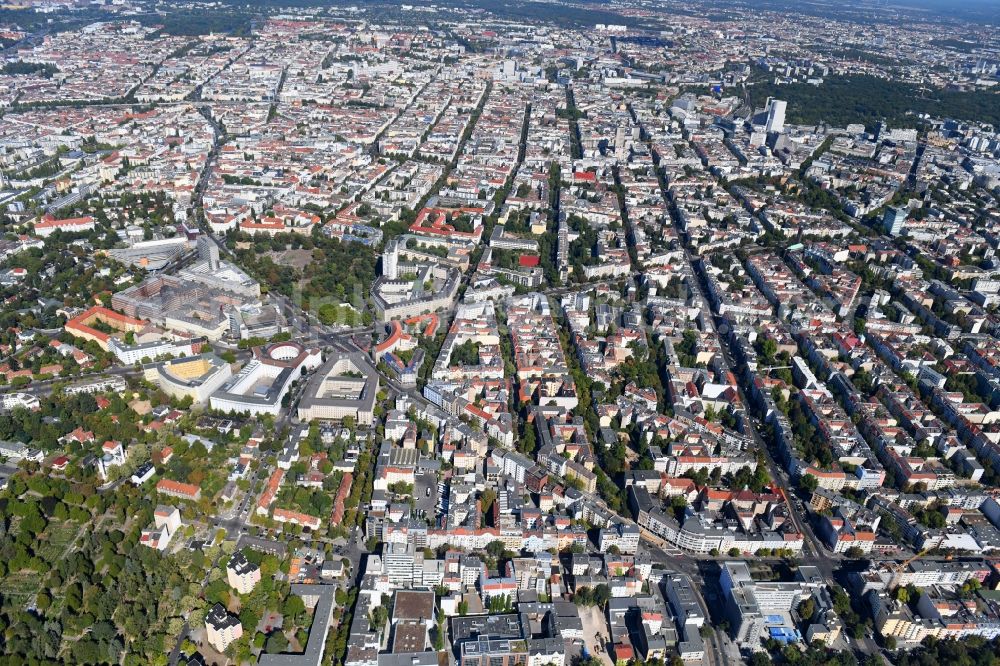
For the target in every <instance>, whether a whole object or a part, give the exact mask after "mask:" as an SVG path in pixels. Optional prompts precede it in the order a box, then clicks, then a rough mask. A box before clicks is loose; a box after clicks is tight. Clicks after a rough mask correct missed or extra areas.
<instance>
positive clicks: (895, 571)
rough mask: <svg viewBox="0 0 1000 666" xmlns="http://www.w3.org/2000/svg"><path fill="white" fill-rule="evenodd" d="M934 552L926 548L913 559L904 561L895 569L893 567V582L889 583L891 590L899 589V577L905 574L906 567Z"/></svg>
mask: <svg viewBox="0 0 1000 666" xmlns="http://www.w3.org/2000/svg"><path fill="white" fill-rule="evenodd" d="M932 550H934V549H933V548H924V549H923V550H922V551H920V552H919V553H917V554H916V555H914V556H913V557H911V558H909V559H907V560H904V561H903V562H900V563H899V564H897V565H896V566H895V567H891V569H892V580H890V581H889V587H890V588H892V587H898V585H899V577H900V575H901V574H902V573H903V570H904V569H906V567H908V566H910V564H912V563H913V562H915V561H916V560H919V559H920V558H921V557H923V556H924V555H926V554H927V553H929V552H931V551H932Z"/></svg>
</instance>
